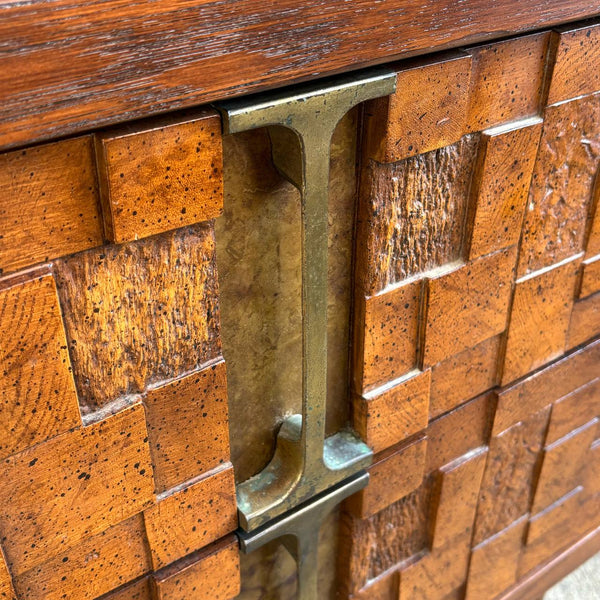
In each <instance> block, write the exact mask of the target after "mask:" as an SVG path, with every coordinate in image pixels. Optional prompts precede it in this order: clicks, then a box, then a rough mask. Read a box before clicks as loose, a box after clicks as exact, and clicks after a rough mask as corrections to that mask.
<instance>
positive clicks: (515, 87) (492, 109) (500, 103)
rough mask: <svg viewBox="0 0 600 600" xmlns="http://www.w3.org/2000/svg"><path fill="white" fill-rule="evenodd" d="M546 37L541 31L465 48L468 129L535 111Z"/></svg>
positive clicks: (543, 63) (547, 38) (542, 72)
mask: <svg viewBox="0 0 600 600" xmlns="http://www.w3.org/2000/svg"><path fill="white" fill-rule="evenodd" d="M549 39H550V34H549V33H548V32H542V33H535V34H532V35H526V36H522V37H519V38H515V39H512V40H506V41H504V42H494V43H493V44H486V45H485V46H477V47H475V48H471V49H469V53H470V54H471V55H472V56H473V66H472V74H471V93H470V101H469V114H468V118H467V127H468V128H469V130H470V131H481V130H482V129H487V128H489V127H493V126H494V125H499V124H501V123H507V122H509V121H515V120H517V119H523V118H526V117H532V116H535V115H537V114H538V111H539V110H540V104H541V101H542V91H543V85H544V75H545V71H546V56H547V52H548V42H549Z"/></svg>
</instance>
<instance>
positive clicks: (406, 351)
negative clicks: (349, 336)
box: [353, 281, 423, 394]
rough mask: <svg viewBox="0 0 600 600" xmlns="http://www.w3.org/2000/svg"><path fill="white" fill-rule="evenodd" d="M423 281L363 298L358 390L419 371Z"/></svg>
mask: <svg viewBox="0 0 600 600" xmlns="http://www.w3.org/2000/svg"><path fill="white" fill-rule="evenodd" d="M422 287H423V284H422V281H411V282H408V283H406V284H404V285H401V286H399V287H396V288H394V289H391V290H389V291H386V292H384V293H382V294H380V295H378V296H372V297H370V298H364V299H362V300H361V299H359V300H358V302H359V305H358V307H357V318H356V325H355V329H354V331H355V341H354V370H353V376H354V389H355V391H356V392H357V393H359V394H364V393H366V392H367V391H369V390H372V389H374V388H376V387H378V386H380V385H382V384H384V383H387V382H389V381H392V380H394V379H397V378H398V377H400V376H402V375H404V374H406V373H408V372H409V371H411V370H412V369H414V368H415V366H416V362H417V335H418V317H419V309H420V302H421V290H422Z"/></svg>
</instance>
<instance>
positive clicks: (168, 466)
mask: <svg viewBox="0 0 600 600" xmlns="http://www.w3.org/2000/svg"><path fill="white" fill-rule="evenodd" d="M144 405H145V407H146V421H147V424H148V437H149V439H150V452H151V454H152V464H153V467H154V480H155V483H156V491H157V492H163V491H165V490H168V489H169V488H172V487H174V486H176V485H179V484H181V483H183V482H185V481H187V480H188V479H192V478H194V477H196V476H198V475H200V474H201V473H204V472H206V471H210V470H211V469H213V468H214V467H216V466H217V465H219V464H221V463H224V462H226V461H228V460H229V429H228V418H227V379H226V373H225V363H224V362H222V361H221V362H219V363H217V364H214V365H211V366H210V367H206V368H205V369H202V370H201V371H196V372H195V373H192V374H191V375H188V376H186V377H183V378H181V379H176V380H175V381H172V382H170V383H168V384H166V385H162V386H160V387H157V388H153V389H151V390H149V391H148V392H147V393H146V394H145V396H144Z"/></svg>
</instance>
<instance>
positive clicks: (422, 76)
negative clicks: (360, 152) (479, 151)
mask: <svg viewBox="0 0 600 600" xmlns="http://www.w3.org/2000/svg"><path fill="white" fill-rule="evenodd" d="M470 75H471V57H470V56H468V55H466V54H465V53H463V52H456V53H452V54H447V55H442V56H441V57H440V58H439V59H436V60H434V61H431V60H427V61H416V62H415V63H414V65H413V66H407V67H403V68H401V70H400V71H398V73H397V75H396V91H395V92H394V93H393V94H391V95H390V96H386V97H385V98H380V99H378V100H374V101H373V102H370V103H369V104H368V105H367V108H366V110H365V114H366V117H365V118H366V127H367V138H366V144H367V148H366V152H367V156H368V157H369V158H372V159H374V160H376V161H378V162H396V161H398V160H401V159H403V158H405V157H407V156H413V155H415V154H422V153H424V152H428V151H429V150H434V149H436V148H441V147H442V146H447V145H449V144H453V143H454V142H456V141H457V140H458V139H459V138H460V137H461V136H462V135H463V134H464V133H465V115H466V109H467V102H468V93H469V78H470Z"/></svg>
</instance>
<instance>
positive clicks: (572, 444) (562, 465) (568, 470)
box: [531, 418, 598, 514]
mask: <svg viewBox="0 0 600 600" xmlns="http://www.w3.org/2000/svg"><path fill="white" fill-rule="evenodd" d="M597 425H598V419H597V418H595V419H593V420H591V421H589V422H588V423H586V424H585V425H583V426H581V427H579V428H578V429H576V430H575V431H572V432H571V433H569V434H568V435H566V436H565V437H563V438H561V439H559V440H558V441H556V442H554V443H552V444H550V445H549V446H547V447H546V449H545V450H544V457H543V462H542V468H541V471H540V476H539V478H538V482H537V486H536V489H535V495H534V497H533V503H532V506H531V512H532V514H536V513H538V512H540V511H541V510H543V509H544V508H546V507H548V506H550V504H552V503H553V502H555V501H556V500H558V499H559V498H561V497H562V496H564V495H565V494H566V493H567V492H569V491H570V490H572V489H573V488H575V487H577V485H579V484H580V483H581V480H582V471H583V470H584V467H585V457H586V455H587V452H588V450H589V448H590V446H591V445H592V442H593V441H594V439H595V437H596V428H597Z"/></svg>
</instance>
